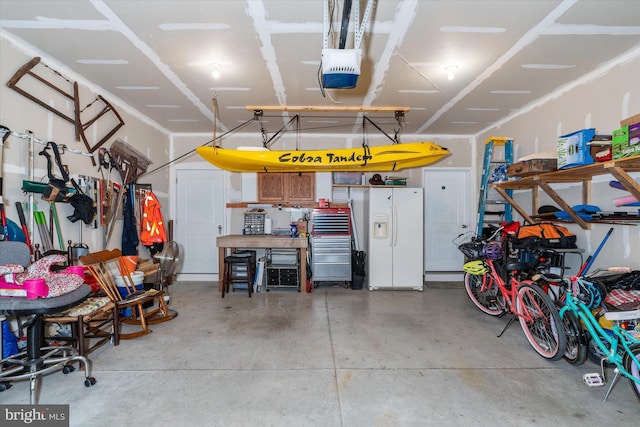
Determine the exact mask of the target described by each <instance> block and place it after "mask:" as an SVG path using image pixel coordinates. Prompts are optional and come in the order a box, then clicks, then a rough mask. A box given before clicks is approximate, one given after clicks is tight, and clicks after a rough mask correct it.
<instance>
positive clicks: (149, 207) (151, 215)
mask: <svg viewBox="0 0 640 427" xmlns="http://www.w3.org/2000/svg"><path fill="white" fill-rule="evenodd" d="M160 208H161V205H160V202H159V201H158V199H157V198H156V196H155V194H153V193H152V192H151V191H148V192H147V193H146V195H145V197H144V200H143V201H142V224H141V227H140V228H141V230H140V242H141V243H142V244H143V245H144V246H151V245H153V244H154V243H164V242H166V241H167V233H166V232H165V230H164V221H163V220H162V212H161V211H160Z"/></svg>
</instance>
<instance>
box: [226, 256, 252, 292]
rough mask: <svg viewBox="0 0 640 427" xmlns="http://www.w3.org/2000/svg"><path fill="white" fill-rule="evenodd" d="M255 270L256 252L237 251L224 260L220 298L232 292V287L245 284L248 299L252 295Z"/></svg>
mask: <svg viewBox="0 0 640 427" xmlns="http://www.w3.org/2000/svg"><path fill="white" fill-rule="evenodd" d="M255 269H256V251H238V252H234V253H232V254H231V255H229V256H227V257H225V258H224V274H223V276H222V290H221V291H222V298H224V295H225V294H228V293H229V289H231V291H233V290H234V289H233V285H236V284H246V285H247V290H248V292H249V298H251V295H252V294H253V277H254V276H255Z"/></svg>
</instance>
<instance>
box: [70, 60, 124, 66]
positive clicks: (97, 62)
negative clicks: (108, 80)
mask: <svg viewBox="0 0 640 427" xmlns="http://www.w3.org/2000/svg"><path fill="white" fill-rule="evenodd" d="M76 62H77V63H78V64H88V65H125V64H128V63H129V61H126V60H124V59H78V60H76Z"/></svg>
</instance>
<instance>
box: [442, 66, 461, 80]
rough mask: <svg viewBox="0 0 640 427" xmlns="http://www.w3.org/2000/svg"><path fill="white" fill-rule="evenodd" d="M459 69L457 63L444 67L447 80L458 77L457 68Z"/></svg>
mask: <svg viewBox="0 0 640 427" xmlns="http://www.w3.org/2000/svg"><path fill="white" fill-rule="evenodd" d="M457 69H458V66H457V65H449V66H448V67H446V68H445V69H444V71H446V73H447V80H453V79H455V78H456V70H457Z"/></svg>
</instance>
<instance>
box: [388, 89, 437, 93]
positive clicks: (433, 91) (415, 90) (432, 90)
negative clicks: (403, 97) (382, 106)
mask: <svg viewBox="0 0 640 427" xmlns="http://www.w3.org/2000/svg"><path fill="white" fill-rule="evenodd" d="M398 93H440V91H439V90H434V89H399V90H398Z"/></svg>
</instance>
